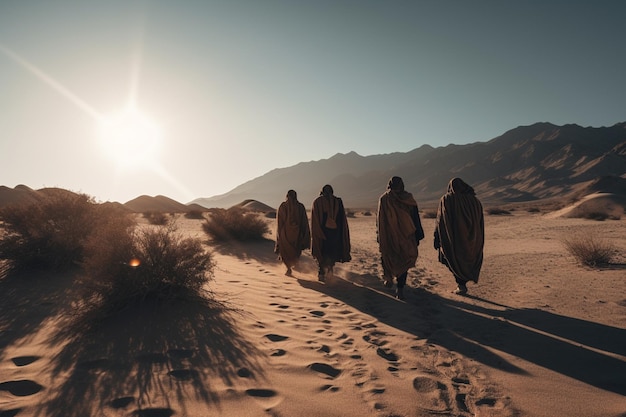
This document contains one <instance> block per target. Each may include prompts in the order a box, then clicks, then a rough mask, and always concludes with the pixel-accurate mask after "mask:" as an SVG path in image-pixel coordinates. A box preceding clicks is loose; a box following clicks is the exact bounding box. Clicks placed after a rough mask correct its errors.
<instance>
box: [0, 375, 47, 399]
mask: <svg viewBox="0 0 626 417" xmlns="http://www.w3.org/2000/svg"><path fill="white" fill-rule="evenodd" d="M42 389H43V387H42V386H41V385H39V384H38V383H36V382H35V381H30V380H27V379H22V380H18V381H8V382H3V383H1V384H0V391H8V392H10V393H11V394H13V395H15V396H16V397H27V396H29V395H34V394H37V393H38V392H39V391H41V390H42Z"/></svg>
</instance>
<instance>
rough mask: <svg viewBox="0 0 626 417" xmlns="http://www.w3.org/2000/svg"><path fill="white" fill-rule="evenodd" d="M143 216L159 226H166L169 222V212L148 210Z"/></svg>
mask: <svg viewBox="0 0 626 417" xmlns="http://www.w3.org/2000/svg"><path fill="white" fill-rule="evenodd" d="M143 217H144V218H145V219H146V220H148V223H150V224H154V225H157V226H165V225H166V224H167V223H168V222H169V220H168V218H167V214H165V213H162V212H160V211H146V212H144V213H143Z"/></svg>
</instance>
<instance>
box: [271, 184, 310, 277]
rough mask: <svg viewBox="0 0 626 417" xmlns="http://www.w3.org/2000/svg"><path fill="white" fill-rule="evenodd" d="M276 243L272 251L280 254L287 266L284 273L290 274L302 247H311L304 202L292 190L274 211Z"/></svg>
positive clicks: (298, 258)
mask: <svg viewBox="0 0 626 417" xmlns="http://www.w3.org/2000/svg"><path fill="white" fill-rule="evenodd" d="M276 225H277V226H276V245H275V246H274V253H277V254H279V255H280V259H282V261H283V263H284V264H285V266H286V267H287V272H285V275H287V276H292V268H293V267H295V266H296V265H297V263H298V261H299V260H300V255H301V254H302V251H303V250H304V249H308V248H310V247H311V229H310V228H309V219H308V218H307V216H306V209H305V208H304V204H302V203H301V202H299V201H298V194H297V193H296V192H295V191H294V190H289V191H287V197H286V199H285V201H283V202H282V203H280V206H279V207H278V212H277V213H276Z"/></svg>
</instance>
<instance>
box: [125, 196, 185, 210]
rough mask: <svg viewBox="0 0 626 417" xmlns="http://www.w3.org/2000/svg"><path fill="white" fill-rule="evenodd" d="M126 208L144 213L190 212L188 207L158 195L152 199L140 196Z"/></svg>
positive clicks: (128, 202)
mask: <svg viewBox="0 0 626 417" xmlns="http://www.w3.org/2000/svg"><path fill="white" fill-rule="evenodd" d="M124 207H126V208H128V209H130V210H132V211H134V212H137V213H144V212H147V211H158V212H163V213H186V212H187V211H189V210H190V208H189V207H188V206H186V205H185V204H183V203H179V202H178V201H176V200H172V199H171V198H169V197H165V196H162V195H158V196H156V197H151V196H147V195H142V196H139V197H137V198H135V199H133V200H130V201H127V202H126V203H124Z"/></svg>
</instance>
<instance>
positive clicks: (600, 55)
mask: <svg viewBox="0 0 626 417" xmlns="http://www.w3.org/2000/svg"><path fill="white" fill-rule="evenodd" d="M624 12H626V3H623V2H619V1H600V2H595V3H593V4H590V3H589V2H582V1H573V2H568V1H560V0H559V1H551V2H548V3H547V4H546V2H541V1H538V0H537V1H527V2H521V3H512V2H498V1H495V0H494V1H479V2H472V3H466V2H459V1H440V2H433V1H414V2H408V1H391V2H385V3H381V2H377V1H373V0H372V1H369V0H366V1H358V2H357V1H316V2H290V1H279V0H268V1H264V2H257V1H252V0H247V1H230V2H224V1H206V2H196V1H181V2H177V3H169V2H165V1H159V0H153V1H149V0H145V1H111V2H106V3H103V2H95V1H93V2H92V1H88V2H85V1H55V2H45V1H43V0H38V1H28V2H21V1H12V0H8V1H1V2H0V86H2V91H3V94H2V95H0V128H1V130H0V131H1V132H2V133H1V134H2V145H1V148H0V166H2V177H1V178H0V185H5V186H8V187H14V186H16V185H18V184H24V185H27V186H29V187H31V188H34V189H39V188H43V187H61V188H65V189H69V190H72V191H77V192H84V193H86V194H89V195H92V196H94V197H95V198H96V199H98V200H100V201H120V202H126V201H128V200H131V199H133V198H136V197H138V196H140V195H165V196H167V197H170V198H172V199H174V200H177V201H181V202H184V203H186V202H189V201H191V200H193V199H196V198H202V197H211V196H215V195H220V194H224V193H226V192H228V191H230V190H232V189H233V188H235V187H236V186H238V185H240V184H242V183H244V182H247V181H249V180H251V179H254V178H256V177H259V176H261V175H263V174H265V173H267V172H269V171H271V170H272V169H275V168H283V167H288V166H292V165H295V164H297V163H300V162H307V161H313V160H320V159H326V158H330V157H331V156H333V155H335V154H336V153H348V152H351V151H354V152H356V153H358V154H360V155H363V156H368V155H374V154H384V153H391V152H407V151H409V150H412V149H415V148H418V147H420V146H422V145H424V144H428V145H431V146H433V147H438V146H446V145H448V144H451V143H454V144H466V143H472V142H477V141H487V140H490V139H492V138H494V137H497V136H499V135H501V134H503V133H504V132H505V131H507V130H510V129H513V128H515V127H517V126H521V125H530V124H534V123H537V122H550V123H553V124H556V125H564V124H570V123H574V124H578V125H581V126H592V127H602V126H612V125H614V124H616V123H619V122H623V121H624V120H626V117H625V115H626V111H625V110H626V102H624V100H623V97H626V85H624V83H623V74H624V73H626V54H624V52H625V51H624V50H625V49H626V47H625V46H624V44H623V39H626V28H625V27H624V25H623V24H622V22H621V20H622V17H623V16H624Z"/></svg>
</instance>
